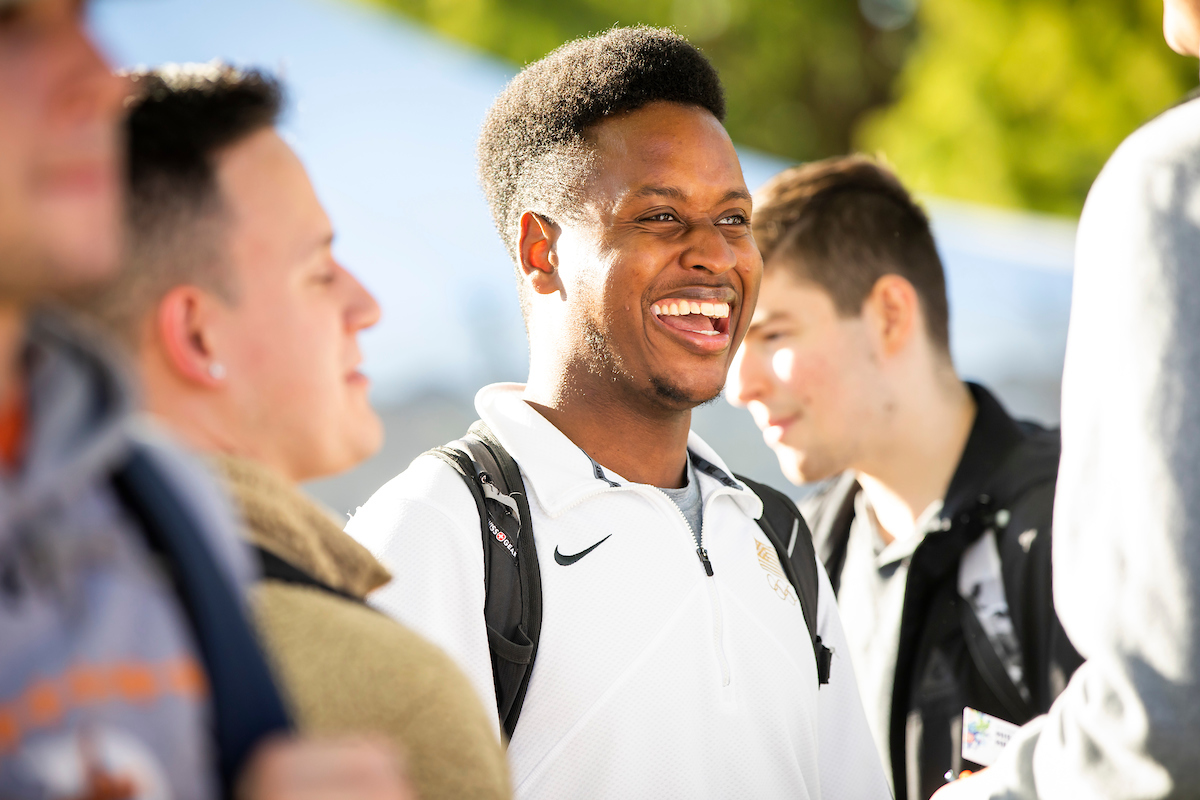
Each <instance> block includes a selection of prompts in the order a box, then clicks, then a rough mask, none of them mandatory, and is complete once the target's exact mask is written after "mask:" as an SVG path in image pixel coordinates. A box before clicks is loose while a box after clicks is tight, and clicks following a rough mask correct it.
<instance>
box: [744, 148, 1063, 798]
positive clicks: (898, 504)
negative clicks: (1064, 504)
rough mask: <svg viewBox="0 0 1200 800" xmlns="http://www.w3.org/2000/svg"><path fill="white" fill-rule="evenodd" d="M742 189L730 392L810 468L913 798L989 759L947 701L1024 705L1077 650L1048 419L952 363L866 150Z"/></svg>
mask: <svg viewBox="0 0 1200 800" xmlns="http://www.w3.org/2000/svg"><path fill="white" fill-rule="evenodd" d="M755 203H756V206H755V213H754V226H755V236H756V239H757V241H758V244H759V248H760V250H761V251H762V253H763V259H764V276H763V289H762V294H761V295H760V297H759V301H758V306H757V307H756V308H755V311H754V318H753V320H752V321H751V323H750V329H749V331H748V332H747V334H746V340H745V342H744V343H743V344H742V348H741V350H740V351H739V353H738V357H737V361H736V366H735V367H734V369H733V370H732V372H731V375H730V383H729V387H728V391H729V395H730V398H731V400H733V401H734V402H735V403H737V404H739V405H744V406H748V407H749V409H750V411H751V413H752V414H753V415H754V419H755V421H756V422H757V423H758V426H759V427H760V428H761V429H762V430H763V435H764V437H765V438H766V440H767V444H769V445H770V446H771V447H772V448H773V449H774V450H775V453H776V455H777V456H778V457H779V462H780V465H781V466H782V468H783V471H784V473H785V474H787V475H788V476H789V477H790V478H791V479H792V480H794V481H796V482H797V483H801V482H807V481H821V480H828V481H829V483H828V485H827V486H826V487H825V488H824V490H823V491H822V492H820V493H819V494H818V495H817V496H816V498H815V500H814V501H812V502H810V503H809V504H808V505H807V506H806V507H805V508H804V512H805V518H806V519H807V520H808V522H809V524H810V525H811V526H812V530H813V536H814V539H815V541H816V544H817V549H818V552H819V553H820V554H821V556H822V558H823V560H824V562H825V566H826V568H827V569H828V571H829V578H830V580H831V581H832V583H833V586H834V588H835V590H836V591H837V596H838V606H839V608H840V609H841V613H842V619H843V621H844V624H845V627H846V638H847V640H848V642H849V645H850V651H851V658H852V661H853V662H854V669H855V672H856V674H857V675H858V678H859V685H860V687H861V689H862V692H863V698H864V701H865V703H866V707H867V712H868V718H869V719H870V721H871V724H872V731H873V733H874V735H875V739H876V743H877V746H878V747H879V750H880V752H881V753H882V755H883V757H884V760H885V763H889V764H890V766H891V772H892V777H893V781H894V786H895V794H896V797H897V798H900V799H901V800H903V798H909V799H910V800H917V798H921V800H924V798H928V797H929V796H930V795H931V794H933V792H935V791H937V789H938V788H940V787H941V786H942V785H943V783H944V782H945V779H944V776H945V774H946V772H947V771H952V772H953V773H954V774H958V772H959V771H961V770H962V769H963V768H964V766H965V767H967V768H970V769H978V768H979V766H981V764H980V763H979V760H980V759H982V760H983V762H984V763H989V762H990V759H989V758H988V756H987V755H986V754H982V753H978V752H973V751H971V750H969V749H968V750H967V751H966V752H964V748H963V744H962V735H961V733H962V729H963V724H964V713H967V714H968V715H970V714H971V713H972V712H971V711H967V712H964V709H971V710H973V711H974V712H980V713H982V714H986V715H989V716H990V717H995V718H998V719H1000V720H1003V721H1006V722H1008V723H1015V724H1017V725H1019V724H1023V723H1025V722H1027V721H1029V720H1030V719H1031V718H1033V716H1034V715H1036V714H1038V713H1041V712H1044V711H1045V710H1046V709H1047V708H1049V707H1050V703H1051V702H1052V701H1053V700H1054V698H1055V697H1056V696H1057V695H1058V693H1059V692H1061V691H1062V688H1063V687H1064V686H1065V685H1066V681H1067V678H1069V677H1070V675H1071V672H1072V671H1073V670H1074V669H1075V668H1076V667H1077V666H1078V664H1079V661H1080V659H1079V655H1078V654H1077V653H1076V652H1075V650H1074V648H1072V647H1071V644H1070V642H1069V641H1068V640H1067V638H1066V635H1065V634H1064V633H1063V630H1062V627H1061V626H1060V624H1059V622H1058V619H1057V617H1056V616H1055V614H1054V608H1053V604H1052V603H1051V582H1050V516H1051V508H1052V505H1053V499H1054V479H1055V471H1056V469H1057V467H1058V454H1059V440H1058V434H1057V432H1054V431H1047V430H1044V429H1042V428H1039V427H1037V426H1036V425H1033V424H1032V423H1022V422H1017V421H1015V420H1013V419H1012V418H1011V417H1010V416H1009V415H1008V414H1007V413H1006V412H1005V410H1004V408H1003V407H1002V406H1001V405H1000V403H999V402H998V401H997V400H996V398H995V397H993V396H992V394H991V393H990V392H988V391H987V390H986V389H984V388H983V387H982V386H978V385H975V384H968V383H963V381H962V380H961V379H960V378H959V377H958V375H957V374H956V372H955V369H954V364H953V363H952V361H951V358H950V343H949V327H948V318H949V310H948V307H947V302H946V283H945V276H944V274H943V271H942V264H941V260H940V259H939V257H938V253H937V249H936V248H935V246H934V241H933V235H932V233H931V232H930V229H929V222H928V220H927V218H926V216H925V213H924V212H923V211H922V210H921V209H920V208H919V207H918V206H917V205H916V204H915V203H914V202H913V200H912V198H911V197H910V196H909V194H908V192H907V191H905V189H904V187H903V186H902V185H901V184H900V182H899V181H898V180H897V179H896V177H895V176H894V175H892V174H891V173H890V172H889V171H888V170H887V169H885V168H884V167H883V166H881V165H879V164H877V163H876V162H874V161H872V160H870V159H867V158H863V157H859V156H852V157H847V158H837V159H830V160H827V161H821V162H814V163H810V164H806V165H804V166H802V167H796V168H794V169H790V170H787V171H786V172H783V173H781V174H780V175H778V176H776V177H775V178H773V179H772V180H771V181H770V182H768V183H767V185H766V186H764V187H763V189H762V190H761V191H760V192H759V194H758V195H757V196H756V198H755ZM968 719H971V717H970V716H968ZM992 724H993V725H996V724H999V723H992ZM964 756H966V758H964ZM970 756H976V758H975V759H972V758H970Z"/></svg>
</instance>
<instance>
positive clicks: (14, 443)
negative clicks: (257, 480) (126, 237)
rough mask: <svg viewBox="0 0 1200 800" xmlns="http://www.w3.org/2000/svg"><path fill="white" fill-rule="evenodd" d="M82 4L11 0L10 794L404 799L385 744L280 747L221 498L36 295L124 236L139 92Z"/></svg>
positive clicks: (6, 257)
mask: <svg viewBox="0 0 1200 800" xmlns="http://www.w3.org/2000/svg"><path fill="white" fill-rule="evenodd" d="M83 5H84V4H82V3H80V2H77V1H76V0H0V795H3V796H4V797H5V798H6V800H8V798H39V800H40V799H41V798H65V797H74V798H100V797H106V798H149V797H175V798H197V799H206V798H215V797H218V796H225V797H229V796H232V795H233V793H234V792H235V790H238V789H240V790H241V791H242V792H243V796H244V797H247V798H255V799H256V800H263V799H264V798H271V799H272V800H273V799H274V798H280V800H286V799H287V798H294V797H297V796H298V794H297V791H298V790H300V789H303V790H304V791H305V792H306V794H305V795H304V796H305V797H330V796H337V797H340V798H347V797H359V798H380V800H384V799H385V798H386V799H387V800H392V799H393V798H395V799H396V800H398V799H399V798H401V797H403V796H404V794H403V792H402V788H401V784H400V778H399V773H398V771H397V768H396V765H395V762H394V760H393V759H392V758H391V757H390V756H389V755H388V754H387V753H386V752H385V751H383V750H382V748H379V747H375V746H372V745H365V744H353V743H345V744H338V745H328V744H317V743H297V742H293V741H284V740H280V739H275V740H273V742H270V741H268V737H270V736H272V735H274V734H279V733H283V732H286V730H287V729H288V725H289V723H288V719H287V716H286V713H285V712H284V709H283V707H282V704H281V703H280V700H279V696H278V693H277V692H276V689H275V686H274V684H273V682H272V680H271V677H270V674H269V672H268V671H267V669H266V664H265V663H264V661H263V658H262V655H261V654H260V653H259V651H258V648H257V644H256V643H255V641H254V639H253V637H252V635H251V632H250V630H249V628H248V627H247V625H246V621H245V619H244V617H243V614H242V608H241V605H240V598H239V594H240V590H241V589H242V588H243V586H244V584H245V579H246V577H247V576H248V569H247V568H248V566H249V565H248V564H247V563H246V562H245V560H244V557H243V556H242V554H241V550H240V548H238V547H237V546H236V541H235V540H234V539H233V537H232V535H231V533H230V532H231V531H232V525H231V524H230V520H229V519H228V515H227V514H225V513H223V509H224V508H225V506H224V501H223V499H222V498H221V496H220V495H219V494H218V493H217V492H216V491H215V487H213V486H212V485H211V482H210V481H209V480H208V479H207V478H206V476H205V475H204V473H203V471H201V470H198V469H197V468H196V467H195V465H193V464H192V463H191V462H190V461H188V460H187V459H185V458H183V457H182V456H181V455H180V454H178V453H177V452H176V451H175V450H173V449H172V448H171V447H169V446H167V445H165V444H164V443H162V442H161V441H157V440H151V439H147V438H146V436H144V435H143V433H142V432H139V431H134V430H133V429H132V428H131V425H130V414H129V412H130V410H131V407H132V400H131V393H130V391H129V388H128V386H127V385H126V383H125V381H124V380H123V378H122V376H121V375H120V374H119V373H118V372H117V370H115V369H114V367H113V366H112V363H111V361H110V360H109V358H108V356H107V354H106V353H105V352H104V351H103V349H102V348H100V347H98V346H97V345H95V344H94V343H93V340H94V337H93V336H89V335H84V334H81V333H80V332H79V331H78V330H77V329H76V328H75V327H74V326H73V325H72V324H71V323H69V322H67V321H66V320H65V319H63V318H62V317H60V316H56V315H52V314H49V313H46V312H42V311H37V310H35V309H36V307H37V306H38V304H39V303H41V302H42V301H44V300H45V299H46V298H47V296H48V295H49V294H50V293H51V292H55V291H59V290H64V289H68V288H71V287H77V286H81V285H84V284H87V283H89V282H94V281H96V280H98V279H101V278H104V277H105V276H107V275H109V274H110V273H111V272H112V270H113V269H114V268H115V266H116V264H117V258H118V255H119V249H120V247H119V245H120V239H121V236H120V230H121V225H120V217H121V207H122V205H121V191H120V172H121V161H122V159H121V158H120V144H119V142H120V139H119V135H118V129H119V126H118V121H119V114H120V109H121V102H122V100H123V98H124V96H125V86H124V84H123V82H122V81H119V80H117V79H116V78H114V77H113V76H112V75H111V74H110V72H109V70H108V67H107V66H106V65H105V63H104V61H103V60H102V59H101V58H100V56H99V55H98V54H97V52H96V51H95V49H94V48H93V46H92V44H91V43H90V42H89V40H88V38H87V36H86V34H85V32H84V30H83V27H82V20H81V15H82V13H83V10H84V8H83ZM264 742H265V743H266V744H264ZM338 792H340V794H337V793H338Z"/></svg>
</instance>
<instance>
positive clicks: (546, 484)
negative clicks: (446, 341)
mask: <svg viewBox="0 0 1200 800" xmlns="http://www.w3.org/2000/svg"><path fill="white" fill-rule="evenodd" d="M524 392H525V384H523V383H493V384H491V385H490V386H485V387H483V388H482V389H480V390H479V392H478V394H476V395H475V410H476V411H478V412H479V416H480V417H481V418H482V419H483V421H484V422H486V423H487V425H488V427H490V428H491V429H492V432H493V433H495V434H496V438H498V439H499V440H500V444H502V445H504V449H505V450H507V451H508V452H509V454H510V455H511V456H512V457H513V459H515V460H516V462H517V463H518V464H520V465H521V468H522V472H524V473H525V476H526V477H527V479H528V480H529V482H530V483H531V484H532V489H533V494H535V495H536V496H537V500H538V503H539V504H540V505H541V507H542V510H543V511H545V512H546V515H547V516H549V517H551V518H554V517H557V516H559V515H561V514H562V513H563V512H565V511H567V510H568V509H570V508H572V507H573V506H575V505H576V504H578V503H580V502H582V501H583V500H585V499H586V498H588V497H591V496H592V495H595V494H602V493H604V492H616V491H621V490H622V489H624V488H625V487H626V486H627V485H629V486H637V485H638V484H632V483H630V482H629V481H626V480H625V479H624V478H622V477H621V476H619V475H616V474H614V473H611V472H609V471H607V470H605V469H604V468H603V467H601V466H600V465H599V464H597V463H596V462H594V461H593V460H592V459H591V458H590V457H589V456H588V455H587V453H585V452H583V450H582V449H580V448H579V446H578V445H576V444H575V443H574V442H572V441H571V440H570V439H568V438H567V437H566V435H564V434H563V432H562V431H560V430H559V429H558V428H556V427H554V425H553V424H551V422H550V421H549V420H548V419H546V418H545V417H543V416H542V415H541V414H539V413H538V412H537V411H536V410H534V408H533V407H532V406H530V405H529V404H528V403H526V402H525V400H524V398H523V395H524ZM688 450H689V452H690V455H691V460H692V463H693V465H694V466H695V467H696V474H697V475H698V476H699V477H700V488H701V491H702V492H703V494H704V496H705V498H706V499H707V497H708V495H709V494H710V493H711V492H714V491H720V492H722V493H728V494H730V495H731V496H732V497H733V499H734V500H735V501H736V502H737V504H738V505H739V506H740V507H741V509H742V511H743V512H745V513H746V514H747V515H748V516H750V517H751V518H752V519H758V518H759V517H760V516H762V501H761V500H760V499H759V498H758V495H756V494H754V492H752V491H750V490H749V489H747V488H746V487H745V486H743V485H742V483H741V482H740V481H737V480H734V478H733V477H732V474H733V473H732V472H731V471H730V469H729V468H728V467H727V466H726V465H725V462H724V461H722V460H721V457H720V456H718V455H717V454H716V452H715V451H713V449H712V448H711V447H709V446H708V444H707V443H706V442H705V441H704V440H703V439H701V438H700V437H699V436H698V435H696V433H695V431H691V432H689V433H688Z"/></svg>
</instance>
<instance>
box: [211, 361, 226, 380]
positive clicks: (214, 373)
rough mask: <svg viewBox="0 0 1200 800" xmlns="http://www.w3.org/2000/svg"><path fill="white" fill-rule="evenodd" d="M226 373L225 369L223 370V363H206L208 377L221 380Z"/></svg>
mask: <svg viewBox="0 0 1200 800" xmlns="http://www.w3.org/2000/svg"><path fill="white" fill-rule="evenodd" d="M226 374H227V373H226V370H225V365H224V364H222V363H221V362H220V361H214V362H212V363H211V364H209V365H208V375H209V377H210V378H212V379H213V380H214V381H223V380H225V375H226Z"/></svg>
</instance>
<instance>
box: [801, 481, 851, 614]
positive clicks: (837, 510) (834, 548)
mask: <svg viewBox="0 0 1200 800" xmlns="http://www.w3.org/2000/svg"><path fill="white" fill-rule="evenodd" d="M859 491H861V489H860V487H859V485H858V481H857V480H856V479H855V476H854V473H853V472H846V473H843V474H842V475H841V476H840V477H838V478H836V479H835V480H834V482H833V484H832V486H830V487H829V488H828V489H827V490H825V492H824V493H823V496H822V497H821V499H820V500H819V501H818V504H817V506H816V516H815V519H816V520H817V526H816V528H815V529H814V530H813V542H814V543H815V545H816V548H817V553H818V555H819V557H820V559H821V562H822V563H823V564H824V565H825V572H826V573H828V575H829V583H830V585H831V586H832V587H833V595H834V597H836V596H837V594H838V591H839V590H840V589H841V588H842V570H843V569H844V568H845V566H846V550H847V548H848V547H849V545H850V526H851V525H853V524H854V501H855V499H856V498H857V497H858V493H859ZM812 518H814V517H810V519H812Z"/></svg>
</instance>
